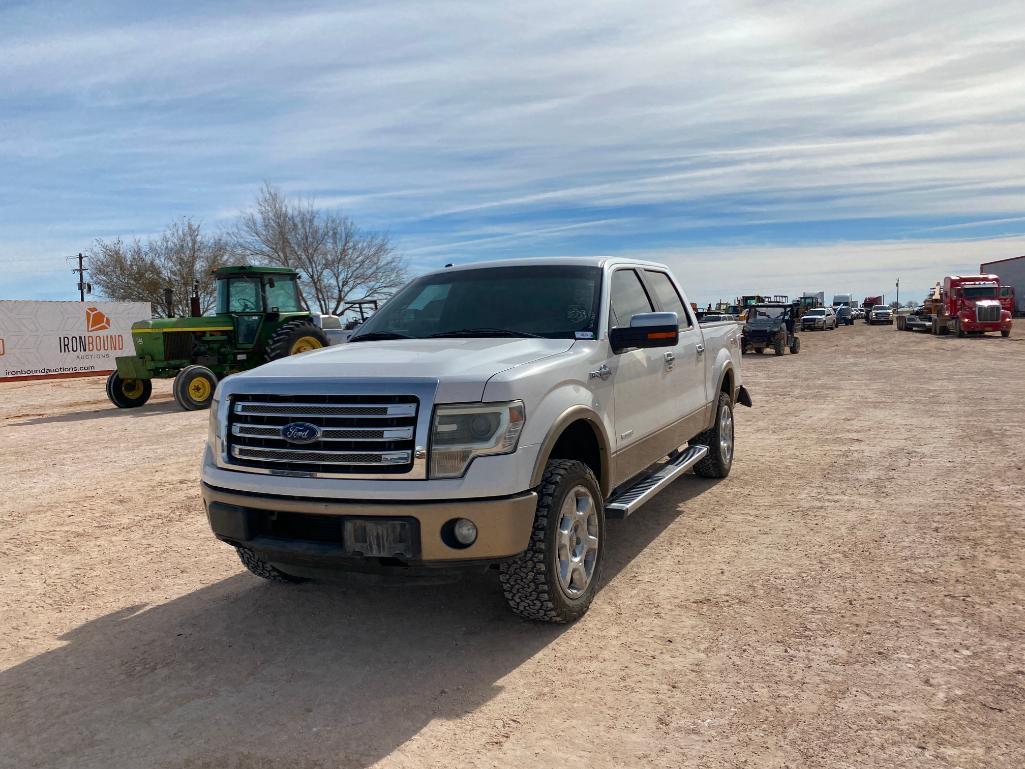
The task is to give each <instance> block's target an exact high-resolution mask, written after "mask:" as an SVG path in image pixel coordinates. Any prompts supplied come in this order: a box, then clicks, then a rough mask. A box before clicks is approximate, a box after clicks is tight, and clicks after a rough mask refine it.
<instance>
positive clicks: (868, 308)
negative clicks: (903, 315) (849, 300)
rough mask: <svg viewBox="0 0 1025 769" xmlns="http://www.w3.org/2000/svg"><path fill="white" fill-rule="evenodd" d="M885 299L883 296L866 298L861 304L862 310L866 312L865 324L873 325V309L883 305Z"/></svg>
mask: <svg viewBox="0 0 1025 769" xmlns="http://www.w3.org/2000/svg"><path fill="white" fill-rule="evenodd" d="M884 298H885V297H882V296H866V297H865V301H863V302H862V303H861V309H862V310H864V311H865V322H866V323H867V324H868V325H870V326H871V325H872V308H873V307H875V306H876V305H877V304H882V303H883V299H884Z"/></svg>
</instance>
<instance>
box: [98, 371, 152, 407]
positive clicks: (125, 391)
mask: <svg viewBox="0 0 1025 769" xmlns="http://www.w3.org/2000/svg"><path fill="white" fill-rule="evenodd" d="M152 394H153V383H152V382H151V381H150V380H148V379H122V378H121V375H120V374H118V373H117V372H116V371H114V372H113V373H111V375H110V376H109V377H107V397H108V398H110V402H111V403H113V404H114V405H115V406H117V407H118V408H119V409H134V408H138V407H139V406H141V405H142V404H144V403H145V402H146V401H148V400H149V396H150V395H152Z"/></svg>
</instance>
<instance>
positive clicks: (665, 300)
mask: <svg viewBox="0 0 1025 769" xmlns="http://www.w3.org/2000/svg"><path fill="white" fill-rule="evenodd" d="M644 275H645V277H647V279H648V284H649V285H650V286H651V290H652V291H654V292H655V297H656V298H657V299H658V303H659V304H660V305H662V309H663V310H665V311H666V312H675V313H676V315H677V318H678V319H679V321H680V326H681V327H683V326H690V315H688V314H687V308H686V307H684V306H683V299H681V298H680V293H679V292H678V291H677V290H676V286H674V285H673V281H672V280H670V278H669V276H668V275H666V274H665V273H664V272H655V271H654V270H645V271H644Z"/></svg>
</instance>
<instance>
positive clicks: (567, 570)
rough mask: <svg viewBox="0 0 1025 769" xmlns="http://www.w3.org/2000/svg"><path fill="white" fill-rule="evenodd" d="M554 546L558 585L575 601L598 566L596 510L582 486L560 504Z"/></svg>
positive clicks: (588, 583)
mask: <svg viewBox="0 0 1025 769" xmlns="http://www.w3.org/2000/svg"><path fill="white" fill-rule="evenodd" d="M556 547H557V557H558V559H559V563H558V574H559V584H560V585H561V587H562V589H563V591H564V592H565V593H566V595H568V596H569V597H570V598H577V597H579V596H580V595H582V594H583V593H584V592H585V591H586V590H587V588H588V586H589V585H590V584H591V580H592V579H593V578H594V567H595V564H597V563H598V510H597V508H596V507H595V504H594V498H593V497H592V496H591V492H590V491H588V490H587V489H586V488H585V487H583V486H575V487H574V488H573V489H572V490H571V491H570V492H569V494H567V495H566V499H565V500H564V501H563V503H562V509H561V510H560V511H559V531H558V537H557V541H556Z"/></svg>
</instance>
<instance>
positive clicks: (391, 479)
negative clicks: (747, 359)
mask: <svg viewBox="0 0 1025 769" xmlns="http://www.w3.org/2000/svg"><path fill="white" fill-rule="evenodd" d="M738 402H740V403H743V404H745V405H751V401H750V398H749V396H748V394H747V391H746V390H745V389H744V387H743V385H742V379H741V355H740V329H739V327H738V326H737V324H736V323H735V322H732V321H727V322H722V323H713V324H708V325H703V326H699V325H698V323H697V321H696V319H695V317H694V313H693V312H692V310H691V307H690V304H689V303H688V301H687V297H686V295H685V294H684V292H683V290H682V289H681V288H680V286H679V284H678V283H677V282H676V281H675V279H674V278H673V277H672V275H671V273H670V272H669V270H668V268H666V267H665V266H664V265H661V264H656V263H652V262H640V261H633V260H627V259H598V258H593V259H592V258H587V259H585V258H560V259H532V260H518V261H507V262H490V263H484V264H476V265H467V266H460V267H450V268H447V269H444V270H440V271H438V272H434V273H430V274H428V275H424V276H422V277H420V278H417V279H415V280H413V281H412V282H411V283H409V284H408V285H407V286H406V287H404V288H403V289H402V290H401V291H400V292H399V293H398V294H396V295H395V296H394V297H393V298H392V299H391V300H390V301H389V302H388V303H387V304H386V305H385V306H384V307H383V308H382V309H381V310H380V311H379V312H378V313H377V314H376V315H375V316H374V317H373V318H371V319H370V320H368V321H367V322H366V323H365V324H364V325H363V326H361V327H360V328H359V330H358V332H357V334H356V335H355V336H353V337H352V339H351V340H350V341H349V343H348V344H344V345H339V346H337V347H328V348H325V349H322V350H317V351H314V352H311V353H307V354H302V355H297V356H293V357H289V358H285V359H282V360H279V361H274V362H273V363H269V364H267V365H264V366H261V367H259V368H257V369H253V370H251V371H247V372H244V373H241V374H237V375H234V376H231V377H228V378H226V379H224V380H223V381H222V382H221V383H220V385H219V387H218V388H217V393H216V396H215V400H214V405H213V408H212V409H211V413H210V437H209V441H208V444H207V447H206V450H205V456H204V461H203V472H202V478H203V488H202V491H203V498H204V503H205V506H206V510H207V516H208V519H209V521H210V525H211V528H212V529H213V532H214V534H215V535H216V536H217V537H218V538H219V539H221V540H223V541H224V542H227V543H229V544H231V545H233V546H234V547H236V548H237V550H238V553H239V555H240V557H241V559H242V562H243V563H244V564H245V565H246V566H247V567H248V568H249V569H250V571H252V572H253V573H255V574H257V575H259V576H261V577H264V578H267V579H274V580H279V581H286V582H287V581H297V580H299V579H302V578H306V577H309V576H316V575H317V574H320V573H323V571H324V570H338V569H342V570H345V569H357V570H365V569H367V568H371V567H372V568H374V569H375V570H377V569H388V570H395V571H401V570H405V571H406V572H407V573H415V572H416V571H418V570H421V569H425V568H437V567H439V566H448V567H456V566H458V567H463V566H474V567H480V566H485V567H490V566H495V567H497V568H498V570H499V575H500V579H501V582H502V585H503V589H504V592H505V596H506V598H507V600H508V602H509V605H510V607H511V608H512V609H513V610H514V611H515V612H517V613H518V614H521V615H522V616H525V617H529V618H532V619H536V620H542V621H549V622H566V621H570V620H573V619H576V618H577V617H579V616H581V615H582V614H583V613H584V612H585V611H586V610H587V607H588V606H589V604H590V602H591V599H592V597H593V596H594V593H595V590H596V589H597V585H598V581H599V577H600V573H601V564H602V556H603V552H604V547H605V519H606V517H613V516H614V517H624V516H627V515H629V514H630V513H632V512H633V511H635V510H636V509H637V508H638V507H640V506H641V505H642V504H643V503H644V502H646V501H647V500H649V499H651V498H652V497H653V496H654V495H655V494H657V493H659V492H660V491H662V490H663V489H665V488H666V487H667V486H668V484H669V483H670V482H671V481H673V480H674V479H675V478H677V477H678V476H679V475H681V474H682V473H684V472H685V471H686V470H688V469H690V468H694V469H695V471H696V472H697V473H698V474H700V475H703V476H706V477H713V478H723V477H725V476H726V475H727V474H728V473H729V472H730V467H731V465H732V463H733V459H734V442H733V438H734V417H733V408H734V405H735V404H736V403H738Z"/></svg>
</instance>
